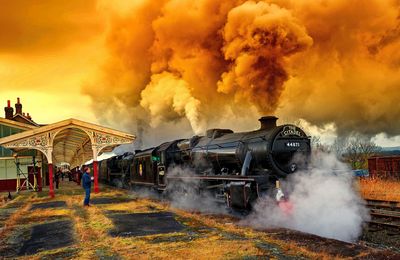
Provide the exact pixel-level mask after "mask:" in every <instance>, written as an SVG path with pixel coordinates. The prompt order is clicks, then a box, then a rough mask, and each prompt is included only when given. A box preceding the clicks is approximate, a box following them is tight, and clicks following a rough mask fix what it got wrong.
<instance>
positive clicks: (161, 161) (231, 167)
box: [100, 116, 311, 208]
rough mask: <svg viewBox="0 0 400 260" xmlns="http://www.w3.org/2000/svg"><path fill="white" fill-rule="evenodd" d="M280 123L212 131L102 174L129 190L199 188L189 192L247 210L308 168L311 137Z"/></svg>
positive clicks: (271, 120)
mask: <svg viewBox="0 0 400 260" xmlns="http://www.w3.org/2000/svg"><path fill="white" fill-rule="evenodd" d="M277 119H278V118H276V117H274V116H267V117H262V118H260V119H259V121H260V122H261V128H260V129H259V130H256V131H250V132H243V133H234V132H233V131H232V130H229V129H210V130H208V131H207V132H206V135H205V136H193V137H192V138H190V139H179V140H174V141H171V142H166V143H163V144H161V145H159V146H157V147H153V148H150V149H146V150H143V151H136V152H135V154H134V156H132V155H130V154H125V155H124V156H122V157H121V158H119V159H118V158H112V159H109V160H108V161H107V167H105V166H104V165H105V164H104V162H103V163H102V164H101V165H102V167H101V169H102V168H108V170H107V169H105V170H101V171H100V178H103V179H105V178H104V176H105V175H106V178H108V181H111V182H112V181H114V182H115V178H116V177H118V178H119V180H120V181H121V182H122V183H124V184H125V185H129V186H131V187H136V186H150V187H152V188H154V189H156V190H159V191H160V192H164V191H165V190H166V191H168V189H171V187H173V189H174V188H175V187H177V186H176V185H175V184H183V185H180V186H179V187H181V188H182V186H183V187H185V186H186V187H187V186H195V187H190V188H194V189H195V190H196V191H197V192H199V193H201V192H208V193H211V194H212V195H213V196H214V197H215V199H219V200H224V201H225V202H226V203H227V204H228V205H229V206H230V207H233V208H249V207H251V204H252V202H253V201H254V200H255V199H256V198H258V197H260V196H262V195H263V194H266V193H269V191H271V190H273V188H274V185H275V182H276V181H277V180H279V179H282V178H285V177H286V176H287V175H289V174H292V173H294V172H296V171H298V170H301V169H304V168H306V167H307V162H308V160H309V157H310V153H311V147H310V138H309V137H308V136H307V135H306V134H305V133H304V131H303V130H301V129H300V128H298V127H296V126H294V125H281V126H277V125H276V121H277ZM112 164H114V167H111V166H112ZM127 165H129V166H130V167H127ZM116 166H118V167H116ZM118 171H120V175H119V176H118V174H116V172H118ZM110 173H111V174H110ZM102 176H103V177H102ZM113 179H114V180H113ZM181 188H180V189H181ZM187 188H188V187H187ZM169 191H171V190H169Z"/></svg>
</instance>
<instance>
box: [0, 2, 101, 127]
mask: <svg viewBox="0 0 400 260" xmlns="http://www.w3.org/2000/svg"><path fill="white" fill-rule="evenodd" d="M96 5H97V3H96V2H95V1H67V3H63V2H60V1H51V0H45V1H8V2H7V3H6V4H2V8H1V9H0V17H1V18H0V90H1V92H0V97H1V100H0V102H1V104H3V105H5V104H6V100H7V99H11V102H12V104H14V103H15V102H16V98H17V97H20V98H21V102H22V104H23V110H24V111H25V112H29V113H30V114H31V116H32V118H33V119H34V120H35V121H36V122H38V123H52V122H55V121H59V120H63V119H65V118H70V117H74V118H79V119H83V120H88V121H90V122H97V121H98V120H97V119H96V117H95V115H94V113H93V112H92V109H91V107H90V98H89V97H87V96H84V95H82V94H81V86H82V84H83V83H84V82H85V81H88V80H90V77H93V75H94V73H95V71H96V69H97V68H98V64H99V63H100V61H101V59H102V57H103V56H104V47H103V46H104V45H103V37H104V29H105V25H104V24H103V22H102V20H101V17H100V15H99V14H98V13H97V11H96V8H97V7H96ZM82 111H85V112H84V113H82Z"/></svg>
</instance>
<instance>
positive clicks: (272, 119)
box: [258, 116, 278, 130]
mask: <svg viewBox="0 0 400 260" xmlns="http://www.w3.org/2000/svg"><path fill="white" fill-rule="evenodd" d="M276 120H278V118H277V117H276V116H263V117H261V118H260V119H258V121H260V123H261V127H260V130H271V129H273V128H275V127H276Z"/></svg>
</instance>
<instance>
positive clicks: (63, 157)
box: [0, 119, 136, 167]
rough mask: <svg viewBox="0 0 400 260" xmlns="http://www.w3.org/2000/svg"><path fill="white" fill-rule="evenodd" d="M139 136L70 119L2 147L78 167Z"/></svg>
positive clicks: (6, 140)
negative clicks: (28, 151)
mask: <svg viewBox="0 0 400 260" xmlns="http://www.w3.org/2000/svg"><path fill="white" fill-rule="evenodd" d="M135 138H136V137H135V136H134V135H131V134H128V133H124V132H121V131H118V130H114V129H111V128H107V127H103V126H99V125H95V124H91V123H88V122H83V121H80V120H77V119H67V120H64V121H61V122H58V123H54V124H50V125H46V126H42V127H38V128H34V129H31V130H27V131H25V132H22V133H19V134H14V135H10V136H7V137H4V138H1V139H0V145H1V146H3V147H5V148H8V149H11V150H13V151H14V152H16V153H18V152H20V151H23V150H30V149H35V150H39V151H41V152H42V153H44V154H45V156H46V157H47V160H48V162H49V163H53V162H54V163H61V162H66V163H69V164H70V165H71V167H75V166H78V165H81V164H83V163H84V162H86V161H88V160H90V159H94V160H97V156H98V155H100V154H101V153H102V152H107V151H110V150H112V149H113V148H114V147H115V146H118V145H120V144H128V143H132V142H133V141H134V140H135Z"/></svg>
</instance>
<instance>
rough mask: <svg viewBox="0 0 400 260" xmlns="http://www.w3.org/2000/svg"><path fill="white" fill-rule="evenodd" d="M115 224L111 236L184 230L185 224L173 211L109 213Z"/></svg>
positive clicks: (144, 234)
mask: <svg viewBox="0 0 400 260" xmlns="http://www.w3.org/2000/svg"><path fill="white" fill-rule="evenodd" d="M107 216H108V217H109V218H110V219H111V220H112V222H113V224H114V225H115V228H114V229H112V230H110V232H109V234H110V235H111V236H114V237H115V236H122V237H127V236H128V237H129V236H146V235H154V234H165V233H173V232H180V231H182V230H183V229H184V228H185V226H184V225H182V224H181V223H180V222H178V221H177V220H175V214H174V213H172V212H157V213H134V214H108V215H107Z"/></svg>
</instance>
